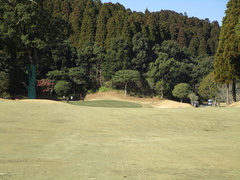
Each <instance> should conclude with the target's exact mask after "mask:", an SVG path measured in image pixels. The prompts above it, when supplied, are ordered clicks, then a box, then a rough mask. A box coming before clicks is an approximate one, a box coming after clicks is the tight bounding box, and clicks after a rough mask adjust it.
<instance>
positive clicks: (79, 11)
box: [69, 0, 86, 47]
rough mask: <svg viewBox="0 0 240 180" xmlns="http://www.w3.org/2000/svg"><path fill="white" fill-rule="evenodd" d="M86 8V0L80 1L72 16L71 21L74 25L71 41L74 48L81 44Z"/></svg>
mask: <svg viewBox="0 0 240 180" xmlns="http://www.w3.org/2000/svg"><path fill="white" fill-rule="evenodd" d="M85 7H86V0H79V2H78V3H77V4H76V5H75V6H74V9H73V12H72V13H71V14H70V17H69V21H70V22H71V25H72V31H73V32H72V33H71V35H70V41H71V43H72V44H73V46H74V47H78V46H79V43H80V33H81V26H82V20H83V12H84V9H85Z"/></svg>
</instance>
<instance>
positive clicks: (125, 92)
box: [124, 83, 127, 96]
mask: <svg viewBox="0 0 240 180" xmlns="http://www.w3.org/2000/svg"><path fill="white" fill-rule="evenodd" d="M124 96H127V83H126V84H125V88H124Z"/></svg>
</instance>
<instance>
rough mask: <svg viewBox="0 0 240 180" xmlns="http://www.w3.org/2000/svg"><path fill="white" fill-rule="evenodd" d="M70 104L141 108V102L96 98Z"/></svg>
mask: <svg viewBox="0 0 240 180" xmlns="http://www.w3.org/2000/svg"><path fill="white" fill-rule="evenodd" d="M70 104H73V105H78V106H90V107H105V108H107V107H110V108H142V107H143V106H142V105H141V104H137V103H133V102H126V101H116V100H97V101H85V102H81V101H71V102H70Z"/></svg>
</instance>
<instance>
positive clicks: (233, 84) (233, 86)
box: [232, 81, 237, 102]
mask: <svg viewBox="0 0 240 180" xmlns="http://www.w3.org/2000/svg"><path fill="white" fill-rule="evenodd" d="M232 97H233V102H236V101H237V95H236V83H235V81H233V83H232Z"/></svg>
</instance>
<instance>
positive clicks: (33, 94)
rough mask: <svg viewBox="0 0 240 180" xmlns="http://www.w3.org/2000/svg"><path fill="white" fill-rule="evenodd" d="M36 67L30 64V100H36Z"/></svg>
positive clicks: (28, 87)
mask: <svg viewBox="0 0 240 180" xmlns="http://www.w3.org/2000/svg"><path fill="white" fill-rule="evenodd" d="M36 69H37V68H36V65H35V64H30V65H28V66H27V70H28V86H27V90H28V99H36Z"/></svg>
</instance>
